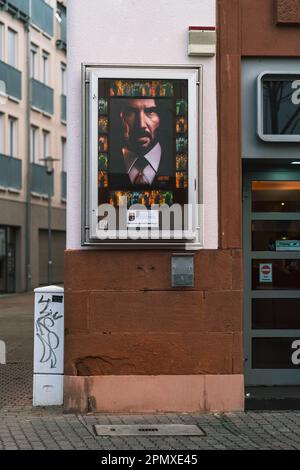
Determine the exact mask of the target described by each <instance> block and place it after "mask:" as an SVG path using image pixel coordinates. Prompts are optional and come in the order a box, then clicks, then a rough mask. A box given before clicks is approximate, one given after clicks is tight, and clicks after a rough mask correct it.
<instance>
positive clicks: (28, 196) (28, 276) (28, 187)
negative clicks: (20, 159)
mask: <svg viewBox="0 0 300 470" xmlns="http://www.w3.org/2000/svg"><path fill="white" fill-rule="evenodd" d="M30 18H31V1H29V17H28V20H27V22H26V25H25V30H26V88H27V103H26V115H27V117H26V137H27V152H26V153H27V156H26V157H27V158H26V222H25V264H26V291H27V292H28V291H30V290H31V179H32V174H31V161H30V151H31V148H30V147H31V143H30V138H31V136H30V133H31V126H30V124H31V122H30V114H31V80H30V76H31V72H30Z"/></svg>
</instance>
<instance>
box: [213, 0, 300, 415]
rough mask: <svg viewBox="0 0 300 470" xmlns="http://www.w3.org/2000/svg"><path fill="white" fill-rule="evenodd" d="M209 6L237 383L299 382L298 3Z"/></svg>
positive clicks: (240, 1) (241, 0)
mask: <svg viewBox="0 0 300 470" xmlns="http://www.w3.org/2000/svg"><path fill="white" fill-rule="evenodd" d="M218 3H219V7H220V8H219V18H220V22H219V29H220V34H219V44H220V47H219V81H218V83H219V113H220V114H219V123H220V125H219V129H220V135H219V143H220V145H219V162H220V163H219V168H220V171H219V179H220V180H219V184H220V207H221V209H222V210H221V214H220V246H221V247H222V248H223V249H227V250H239V249H242V250H243V266H244V267H243V276H241V277H240V282H241V287H242V288H243V290H244V305H243V309H242V306H240V307H239V310H240V312H241V313H242V311H243V318H244V322H243V343H244V376H245V385H246V387H247V386H249V387H251V386H259V385H261V386H268V385H276V386H294V385H298V386H299V385H300V320H299V311H300V173H299V163H300V99H299V96H300V59H299V57H300V42H299V34H300V2H299V0H263V1H260V0H235V1H231V2H227V1H226V0H224V1H219V2H218ZM238 272H239V275H241V274H242V271H241V266H240V267H239V268H238ZM292 389H293V387H290V388H286V389H285V391H286V394H285V397H286V398H293V391H292ZM277 390H280V389H279V388H278V387H274V389H273V392H272V393H273V398H276V394H277V393H278V392H277ZM269 393H270V392H269ZM279 393H280V392H279ZM289 393H291V395H289ZM259 395H260V392H259V389H257V388H249V390H248V395H247V396H248V402H246V406H256V405H254V402H255V401H256V400H258V399H259ZM249 396H250V397H249ZM281 398H283V395H282V396H281ZM252 399H253V400H252ZM248 403H249V405H248ZM279 403H280V402H279ZM281 403H282V402H281ZM291 403H293V402H292V401H290V402H289V406H291ZM273 404H274V403H273ZM292 406H293V405H292ZM298 406H299V405H298Z"/></svg>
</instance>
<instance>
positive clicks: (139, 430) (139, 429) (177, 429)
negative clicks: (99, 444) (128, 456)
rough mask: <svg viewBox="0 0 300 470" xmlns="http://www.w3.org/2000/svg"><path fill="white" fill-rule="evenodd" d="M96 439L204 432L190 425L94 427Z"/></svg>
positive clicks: (191, 434)
mask: <svg viewBox="0 0 300 470" xmlns="http://www.w3.org/2000/svg"><path fill="white" fill-rule="evenodd" d="M94 430H95V434H96V436H98V437H104V436H205V432H204V431H203V430H202V429H201V428H199V427H198V426H196V425H191V424H158V425H154V426H148V425H147V424H145V425H128V424H127V425H125V424H122V425H117V426H114V425H110V426H108V425H102V424H96V425H95V426H94Z"/></svg>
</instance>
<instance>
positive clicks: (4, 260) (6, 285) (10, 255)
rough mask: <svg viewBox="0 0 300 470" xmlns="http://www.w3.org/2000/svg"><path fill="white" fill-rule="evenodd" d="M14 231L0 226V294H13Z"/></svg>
mask: <svg viewBox="0 0 300 470" xmlns="http://www.w3.org/2000/svg"><path fill="white" fill-rule="evenodd" d="M15 253H16V244H15V229H14V228H11V227H4V226H0V293H1V294H3V293H13V292H15V273H16V255H15Z"/></svg>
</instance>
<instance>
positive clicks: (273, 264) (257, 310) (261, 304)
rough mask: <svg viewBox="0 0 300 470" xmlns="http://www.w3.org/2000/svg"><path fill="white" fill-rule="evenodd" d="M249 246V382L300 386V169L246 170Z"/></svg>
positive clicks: (245, 219)
mask: <svg viewBox="0 0 300 470" xmlns="http://www.w3.org/2000/svg"><path fill="white" fill-rule="evenodd" d="M290 166H292V165H290ZM243 248H244V288H245V297H244V350H245V383H246V385H300V171H289V170H284V171H279V170H278V171H277V170H275V171H273V170H272V171H259V172H256V171H247V172H246V174H245V177H244V182H243Z"/></svg>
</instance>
